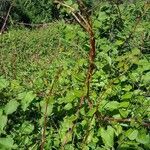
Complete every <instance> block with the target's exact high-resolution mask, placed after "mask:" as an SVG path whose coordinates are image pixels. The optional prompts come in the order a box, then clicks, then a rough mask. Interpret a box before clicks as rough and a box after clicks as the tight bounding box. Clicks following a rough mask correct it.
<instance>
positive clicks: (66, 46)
mask: <svg viewBox="0 0 150 150" xmlns="http://www.w3.org/2000/svg"><path fill="white" fill-rule="evenodd" d="M126 10H127V11H126ZM97 11H98V13H97V14H95V15H94V16H93V17H92V20H93V30H94V32H95V39H96V56H95V60H94V61H95V62H94V70H93V72H92V78H91V80H90V89H89V97H88V98H87V97H84V101H82V105H80V102H81V98H82V97H83V95H85V93H86V92H87V87H86V86H85V79H86V73H87V70H88V66H89V62H88V57H89V54H88V53H89V50H90V45H89V42H88V41H89V39H88V34H87V33H86V32H84V31H83V30H82V28H81V27H80V26H79V25H76V24H67V23H65V22H64V21H59V22H54V23H52V24H50V25H49V26H46V27H45V28H44V27H43V28H40V29H35V30H29V29H25V28H21V27H20V28H19V29H18V28H17V29H15V28H12V29H10V30H9V32H8V33H6V34H3V35H2V36H1V37H0V41H1V43H0V48H1V51H0V148H1V149H3V150H8V149H19V150H24V149H30V150H37V149H39V148H40V146H41V145H42V143H43V142H44V145H43V146H44V148H45V149H46V150H48V149H65V150H73V149H85V150H86V149H96V150H109V149H118V150H126V149H133V150H148V149H150V135H149V127H150V124H149V121H150V120H149V118H150V97H149V96H150V95H149V91H150V86H149V83H150V78H149V77H150V72H149V70H150V62H149V59H150V57H149V50H148V47H149V42H148V39H149V29H150V25H149V22H148V18H149V17H148V15H147V13H148V11H149V9H147V7H145V4H144V3H140V4H135V5H129V6H124V5H121V6H120V11H121V16H120V14H119V13H118V9H117V7H115V6H113V5H112V4H109V3H103V5H102V6H101V7H100V8H99V10H97ZM137 11H138V13H139V15H140V17H139V16H136V15H137ZM139 18H140V19H139ZM138 19H139V20H138ZM118 24H119V25H118ZM89 99H90V101H91V104H89ZM91 105H92V106H91ZM43 132H45V133H44V134H43ZM43 140H44V141H43Z"/></svg>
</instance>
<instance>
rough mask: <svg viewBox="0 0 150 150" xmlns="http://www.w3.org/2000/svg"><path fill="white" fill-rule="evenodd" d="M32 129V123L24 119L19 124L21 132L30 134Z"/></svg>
mask: <svg viewBox="0 0 150 150" xmlns="http://www.w3.org/2000/svg"><path fill="white" fill-rule="evenodd" d="M33 130H34V125H33V124H31V123H30V122H28V121H25V122H24V123H23V124H22V126H21V133H24V134H30V133H31V132H32V131H33Z"/></svg>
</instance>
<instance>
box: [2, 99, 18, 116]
mask: <svg viewBox="0 0 150 150" xmlns="http://www.w3.org/2000/svg"><path fill="white" fill-rule="evenodd" d="M18 106H19V103H18V102H17V101H16V100H10V101H9V102H8V103H7V104H6V106H5V108H4V111H5V113H6V115H9V114H12V113H13V112H15V111H16V110H17V108H18Z"/></svg>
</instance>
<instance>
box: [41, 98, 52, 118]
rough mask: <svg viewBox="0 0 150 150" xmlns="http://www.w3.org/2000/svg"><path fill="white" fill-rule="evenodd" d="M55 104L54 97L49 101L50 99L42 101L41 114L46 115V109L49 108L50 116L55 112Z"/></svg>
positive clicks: (47, 113)
mask: <svg viewBox="0 0 150 150" xmlns="http://www.w3.org/2000/svg"><path fill="white" fill-rule="evenodd" d="M47 102H48V104H47ZM53 104H54V98H53V97H51V98H49V100H48V99H44V100H42V101H41V102H40V106H41V112H42V113H43V114H45V110H46V107H47V112H46V115H48V116H50V115H51V113H52V111H53ZM46 105H47V106H46Z"/></svg>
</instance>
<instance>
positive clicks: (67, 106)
mask: <svg viewBox="0 0 150 150" xmlns="http://www.w3.org/2000/svg"><path fill="white" fill-rule="evenodd" d="M71 108H72V104H71V103H68V104H66V105H65V107H64V109H65V110H70V109H71Z"/></svg>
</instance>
